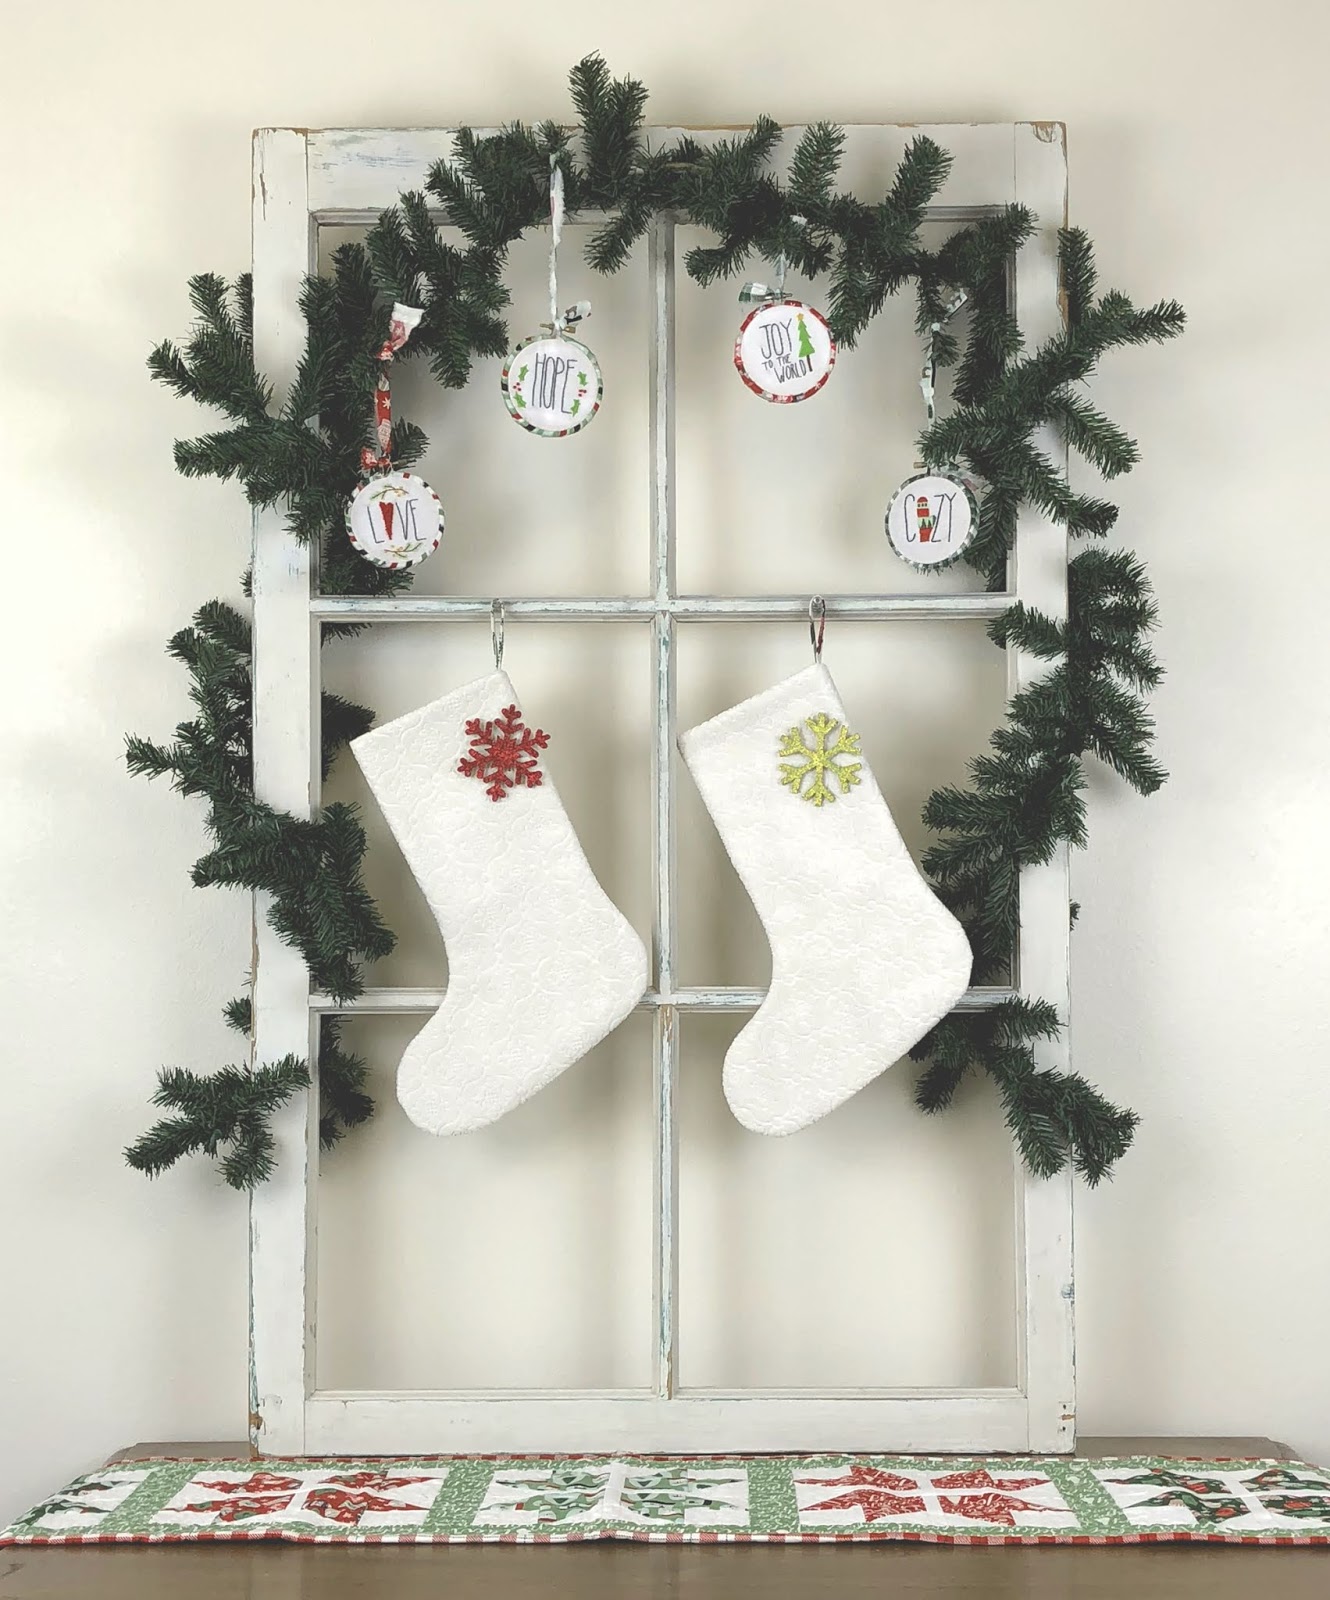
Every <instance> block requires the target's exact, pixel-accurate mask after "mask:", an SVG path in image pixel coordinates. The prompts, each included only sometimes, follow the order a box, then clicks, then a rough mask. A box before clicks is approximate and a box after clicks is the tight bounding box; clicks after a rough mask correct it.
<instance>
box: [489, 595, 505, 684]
mask: <svg viewBox="0 0 1330 1600" xmlns="http://www.w3.org/2000/svg"><path fill="white" fill-rule="evenodd" d="M490 644H491V645H492V646H493V648H494V670H495V672H501V671H502V670H503V601H502V600H491V601H490Z"/></svg>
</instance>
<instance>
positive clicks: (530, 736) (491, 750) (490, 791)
mask: <svg viewBox="0 0 1330 1600" xmlns="http://www.w3.org/2000/svg"><path fill="white" fill-rule="evenodd" d="M466 731H467V735H468V737H469V738H470V740H471V751H470V754H469V755H466V756H463V758H462V759H461V760H460V761H459V762H458V763H457V770H458V771H459V772H460V773H461V774H462V776H463V777H464V778H479V779H480V781H481V782H482V783H483V784H486V785H488V787H487V788H486V790H485V793H486V794H487V795H489V797H490V799H491V800H502V799H504V797H505V796H506V795H507V793H508V791H509V790H510V789H520V788H523V787H525V788H528V789H538V788H539V787H540V785H541V784H542V783H543V782H544V778H545V775H544V773H542V772H541V770H540V768H539V767H538V766H537V765H536V762H537V760H538V759H539V753H540V751H542V750H543V749H544V748H545V747H546V745H548V744H549V742H550V736H549V734H548V733H545V732H543V731H542V730H541V729H540V728H528V727H527V726H526V725H525V724H524V723H523V721H522V713H521V712H520V711H519V710H518V709H517V707H516V706H508V707H507V708H506V709H505V710H504V711H503V712H502V713H501V714H500V716H499V717H498V719H497V721H494V722H482V721H481V720H480V718H479V717H472V719H471V720H470V722H468V723H467V725H466Z"/></svg>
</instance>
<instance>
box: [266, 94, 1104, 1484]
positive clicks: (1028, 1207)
mask: <svg viewBox="0 0 1330 1600" xmlns="http://www.w3.org/2000/svg"><path fill="white" fill-rule="evenodd" d="M680 131H682V130H678V129H658V130H653V132H652V135H651V137H652V139H653V141H655V142H657V143H663V142H665V141H668V140H669V139H671V138H673V137H675V136H676V135H677V134H678V133H679V132H680ZM691 131H693V132H694V136H695V137H697V138H698V139H699V141H700V142H702V143H710V142H712V141H713V140H714V139H716V138H719V137H724V135H723V134H721V133H718V132H715V131H705V130H702V131H699V130H691ZM800 131H801V130H800V129H798V128H792V129H788V130H787V131H786V134H785V138H784V147H785V149H786V150H787V151H788V149H789V148H790V147H791V146H792V144H793V142H794V141H795V140H796V139H797V138H798V136H799V133H800ZM918 134H929V135H930V136H931V137H933V138H935V139H936V140H937V142H938V143H939V144H941V145H942V146H943V147H944V148H945V149H947V150H949V151H950V152H951V153H952V156H953V158H954V159H953V164H952V169H951V172H950V175H949V177H948V179H947V182H946V184H945V186H944V189H943V191H942V192H941V194H940V195H939V197H938V203H937V205H936V206H935V207H934V208H932V210H931V212H930V215H931V216H932V217H934V218H936V219H938V220H943V221H953V222H960V221H966V220H970V219H972V218H973V217H975V216H977V215H981V214H983V213H985V212H990V211H991V210H992V209H993V208H994V207H997V206H1002V205H1006V204H1009V203H1011V202H1013V201H1020V202H1021V203H1023V204H1025V205H1027V206H1028V207H1029V208H1030V209H1031V211H1032V212H1033V213H1034V215H1035V218H1036V222H1037V228H1038V232H1037V235H1036V238H1035V240H1034V241H1033V242H1032V243H1031V244H1030V245H1029V246H1027V248H1026V249H1025V250H1024V251H1022V253H1021V258H1020V260H1019V262H1018V264H1017V268H1016V274H1015V287H1016V295H1017V307H1018V312H1019V315H1020V319H1021V323H1022V327H1023V328H1024V330H1025V332H1026V334H1027V337H1029V338H1032V339H1033V338H1038V337H1040V336H1042V335H1044V334H1046V333H1047V332H1049V331H1050V330H1051V329H1053V328H1055V327H1056V326H1057V321H1056V319H1057V315H1058V284H1057V272H1056V230H1057V228H1058V227H1059V226H1060V225H1061V223H1062V220H1063V212H1064V205H1065V183H1066V154H1065V147H1064V141H1063V138H1062V131H1061V128H1060V126H1059V125H1057V124H1049V123H1039V124H1017V125H1016V126H1014V127H1013V126H1010V125H986V124H985V125H975V126H964V127H933V128H929V127H921V128H851V129H848V130H847V140H846V155H845V164H844V171H843V181H844V183H845V185H846V187H848V188H850V189H853V190H854V191H856V192H859V193H867V192H872V191H874V190H876V191H878V192H882V191H884V190H885V188H886V187H887V186H888V185H889V183H890V182H891V179H892V176H893V174H894V172H895V169H896V165H897V163H898V161H899V159H900V156H901V154H902V153H903V152H904V149H905V147H906V145H907V144H908V143H909V141H910V140H911V139H912V138H914V137H915V136H916V135H918ZM451 146H452V131H451V130H448V129H403V130H332V131H319V132H312V133H308V134H306V133H302V132H296V131H291V130H276V131H269V132H266V133H260V134H259V135H257V136H256V144H255V228H254V262H255V300H256V311H255V316H256V347H257V352H258V359H259V364H260V366H261V367H262V368H263V370H265V371H266V372H267V373H268V374H269V375H270V376H272V377H273V378H275V379H276V380H277V383H278V386H279V389H280V388H281V387H282V385H283V384H284V383H286V382H289V379H290V376H291V373H292V371H293V369H294V365H295V361H296V359H297V358H298V355H299V350H300V344H301V341H302V338H303V327H302V325H301V323H300V318H299V313H298V307H297V294H298V290H299V283H300V279H301V276H302V275H303V274H304V273H305V272H306V271H307V270H309V267H310V263H311V259H312V254H311V247H312V234H311V225H317V224H319V223H356V222H368V221H371V220H373V218H374V217H375V216H377V214H378V213H379V212H380V211H381V210H382V209H383V208H384V207H385V206H388V205H390V204H392V203H393V201H394V200H395V199H396V197H397V195H398V194H399V192H400V191H401V190H403V189H408V188H420V187H422V186H423V184H424V181H425V178H426V176H427V174H428V170H429V167H430V165H431V164H432V163H433V162H434V161H436V160H438V159H439V158H440V157H444V156H447V155H448V154H450V152H451ZM649 270H650V273H651V278H652V290H651V306H652V312H651V315H652V320H653V332H654V339H653V341H652V356H651V365H650V373H649V383H650V389H651V409H650V424H651V441H650V472H651V526H652V541H651V550H652V566H651V572H650V575H649V580H648V585H647V588H648V591H649V592H648V593H646V594H644V595H640V596H621V597H614V596H605V597H582V598H569V599H563V598H557V597H547V598H540V597H533V596H525V597H522V596H518V597H508V596H505V598H504V604H505V609H506V611H507V614H508V615H509V616H510V617H513V618H521V619H526V620H533V621H540V620H545V621H552V622H569V621H584V622H619V623H632V622H639V623H642V624H645V625H647V626H649V627H650V628H651V630H652V639H653V650H654V657H655V662H656V685H657V694H656V702H655V707H654V711H653V733H652V766H653V786H652V794H653V800H652V809H653V834H654V839H655V845H656V856H655V859H656V869H655V914H654V919H653V943H654V946H655V965H656V987H655V988H653V989H652V990H651V991H649V992H648V993H647V994H646V995H644V997H643V1000H642V1002H641V1005H642V1007H643V1008H646V1009H649V1010H651V1011H653V1012H654V1013H655V1016H654V1024H655V1026H654V1046H653V1054H654V1078H655V1085H656V1090H657V1112H656V1122H657V1131H656V1155H655V1202H656V1230H655V1242H654V1257H655V1272H654V1275H653V1285H654V1287H653V1298H654V1302H655V1319H654V1326H655V1329H656V1336H655V1337H656V1346H657V1348H656V1359H655V1366H654V1376H653V1380H652V1383H651V1385H650V1388H649V1389H645V1390H641V1391H614V1390H585V1391H577V1392H568V1391H554V1390H500V1391H488V1390H487V1391H464V1392H455V1391H447V1390H438V1391H430V1392H425V1393H420V1392H406V1391H401V1392H380V1391H355V1392H343V1391H338V1392H315V1391H314V1389H313V1383H312V1374H313V1370H314V1367H313V1350H314V1327H313V1315H312V1313H313V1306H314V1280H313V1271H312V1250H313V1242H314V1239H315V1228H316V1207H315V1201H316V1185H315V1184H314V1182H313V1181H312V1177H313V1174H314V1172H315V1170H316V1165H317V1154H316V1151H314V1150H313V1146H312V1141H313V1139H314V1136H315V1134H316V1131H317V1109H316V1107H315V1106H313V1105H312V1104H308V1103H307V1101H309V1100H310V1099H312V1097H302V1099H301V1103H300V1104H299V1105H297V1106H292V1107H291V1108H290V1109H289V1111H288V1112H286V1113H284V1114H283V1115H282V1116H281V1118H279V1119H278V1126H277V1133H278V1138H279V1145H280V1149H281V1167H280V1170H279V1173H278V1176H277V1178H276V1179H275V1180H274V1181H273V1182H272V1183H270V1184H269V1185H267V1186H266V1187H265V1188H263V1189H261V1190H259V1191H258V1193H257V1194H256V1196H255V1199H254V1203H253V1207H252V1213H251V1214H252V1219H253V1220H252V1229H251V1248H252V1273H251V1276H252V1284H253V1295H252V1341H251V1343H252V1368H253V1373H254V1407H253V1409H254V1410H255V1411H256V1413H257V1417H256V1419H255V1420H256V1427H255V1432H254V1439H255V1443H256V1445H257V1446H258V1447H259V1448H260V1449H262V1450H264V1451H266V1452H268V1453H272V1454H279V1455H280V1454H295V1453H299V1452H300V1451H303V1450H308V1451H311V1452H338V1451H340V1452H358V1451H365V1452H376V1451H377V1452H398V1453H401V1452H410V1451H422V1452H423V1451H446V1450H525V1451H530V1450H610V1449H656V1450H681V1451H682V1450H704V1449H712V1450H714V1449H721V1450H780V1449H789V1450H796V1449H799V1450H819V1449H826V1450H833V1449H876V1450H968V1449H992V1450H1027V1449H1028V1450H1065V1449H1069V1448H1070V1447H1071V1445H1072V1442H1073V1437H1074V1433H1073V1429H1074V1388H1073V1384H1074V1367H1073V1345H1072V1315H1073V1312H1072V1297H1071V1293H1070V1290H1071V1282H1072V1279H1071V1185H1070V1181H1069V1180H1057V1181H1055V1182H1052V1183H1043V1182H1038V1181H1036V1180H1033V1179H1030V1178H1028V1177H1027V1178H1025V1179H1023V1180H1022V1181H1021V1182H1020V1183H1018V1185H1017V1194H1018V1210H1019V1219H1018V1221H1019V1226H1018V1238H1019V1248H1020V1250H1021V1255H1022V1260H1021V1269H1022V1270H1021V1281H1022V1285H1023V1291H1022V1303H1021V1305H1020V1307H1019V1308H1017V1311H1016V1315H1017V1317H1018V1321H1019V1339H1018V1349H1019V1364H1020V1371H1019V1380H1018V1384H1017V1386H1016V1387H1014V1388H1009V1389H1008V1388H998V1389H893V1388H891V1387H888V1386H883V1387H874V1388H855V1389H850V1390H845V1389H832V1388H829V1389H826V1390H819V1391H810V1390H805V1389H799V1390H793V1389H784V1390H772V1389H754V1390H748V1391H744V1392H742V1393H734V1392H730V1391H721V1390H715V1389H689V1388H687V1387H681V1385H680V1381H679V1374H680V1367H679V1351H678V1345H677V1337H678V1335H677V1294H678V1230H677V1225H676V1224H677V1207H678V1201H677V1179H678V1142H677V1140H678V1135H677V1129H676V1123H675V1092H676V1085H677V1077H678V1060H677V1053H676V1051H677V1034H678V1019H679V1017H680V1016H681V1015H682V1014H685V1013H696V1012H744V1011H749V1010H752V1009H755V1008H756V1007H757V1006H758V1005H760V1004H761V1001H762V999H763V991H762V990H760V989H748V988H700V987H692V988H676V987H675V953H676V943H677V937H676V889H675V871H674V856H675V845H674V800H675V787H674V786H675V783H676V782H677V772H676V763H675V758H674V735H675V731H676V716H675V648H674V647H675V642H676V631H677V625H678V623H679V622H680V621H681V620H688V621H711V622H719V623H723V622H725V621H727V620H738V619H749V620H753V619H780V618H789V619H802V618H803V617H804V616H805V615H806V613H807V605H808V597H807V596H806V595H797V596H794V595H778V596H760V595H736V596H729V597H716V596H703V595H682V596H681V595H679V594H678V593H677V591H676V586H675V576H674V552H675V529H674V487H673V476H674V392H673V389H674V352H673V326H674V225H673V223H672V222H671V221H670V220H669V219H668V218H662V219H660V220H659V221H658V222H657V223H656V224H655V225H654V227H653V230H652V234H651V237H650V241H649ZM1044 444H1045V447H1046V448H1050V449H1051V448H1053V446H1052V442H1051V441H1047V440H1046V441H1044ZM281 524H282V518H281V515H280V513H260V514H259V515H258V516H256V518H255V535H256V553H255V590H256V594H255V635H256V650H255V767H256V784H257V786H258V790H259V793H260V794H261V795H262V796H263V797H264V798H266V799H269V800H271V801H273V803H274V804H278V805H283V806H285V807H286V808H288V809H290V810H292V811H295V812H298V813H300V814H305V813H306V812H307V811H308V809H309V806H310V802H311V793H312V784H313V783H314V779H315V775H316V772H317V762H316V752H317V749H318V721H317V699H318V660H317V650H316V649H315V647H314V633H315V631H316V630H317V627H318V624H319V623H320V622H322V621H334V620H344V619H348V618H355V619H357V620H360V621H367V622H376V623H386V622H394V623H397V622H436V623H438V622H447V621H451V620H461V619H472V618H475V619H479V618H484V617H487V616H488V615H489V612H490V597H489V596H483V597H466V596H452V595H444V596H430V595H419V596H405V597H403V598H401V599H396V600H391V599H390V600H369V599H358V598H354V597H313V596H312V594H311V572H310V565H309V562H308V560H307V559H306V557H305V556H304V555H303V554H302V553H301V552H300V551H299V550H297V549H296V547H295V545H294V543H293V542H292V541H291V540H290V538H289V537H288V536H287V535H286V534H285V533H284V531H283V529H282V525H281ZM1013 576H1014V582H1013V588H1014V591H1015V593H1016V594H1017V595H1019V597H1020V598H1021V599H1023V600H1025V601H1027V603H1030V604H1034V605H1038V606H1040V607H1041V608H1042V609H1044V610H1046V611H1049V612H1051V613H1053V614H1055V615H1061V614H1062V613H1063V612H1064V610H1065V603H1066V541H1065V537H1064V536H1063V533H1062V530H1061V529H1059V528H1057V527H1054V526H1052V525H1050V524H1048V523H1046V522H1045V521H1044V520H1043V519H1041V518H1040V517H1038V516H1037V515H1035V514H1034V513H1028V514H1024V515H1022V518H1021V523H1020V531H1019V538H1018V553H1017V558H1016V559H1015V561H1014V563H1013ZM1010 600H1011V595H1010V594H1006V595H1003V594H997V595H991V594H964V595H931V594H924V595H913V594H911V595H890V594H878V595H866V594H859V595H830V596H828V597H827V611H828V614H829V615H830V616H833V617H845V618H853V619H861V620H869V619H883V620H885V619H891V620H896V621H902V622H904V621H909V620H912V619H927V620H931V621H976V620H987V619H990V618H992V617H993V616H996V615H997V614H998V613H999V612H1001V611H1002V610H1003V609H1005V607H1006V606H1007V605H1008V604H1009V603H1010ZM1033 670H1034V668H1033V665H1032V664H1031V663H1029V662H1026V661H1020V660H1013V662H1012V664H1011V672H1012V682H1013V686H1016V685H1019V684H1022V683H1026V682H1029V681H1030V676H1031V673H1032V672H1033ZM263 909H264V908H263V907H262V905H260V906H258V907H257V908H256V911H257V913H258V914H259V921H258V924H257V939H256V948H257V974H256V987H255V1018H256V1030H257V1042H256V1050H257V1052H258V1054H259V1056H260V1057H261V1058H262V1059H267V1060H270V1059H273V1058H274V1057H275V1056H277V1055H280V1054H284V1053H286V1052H287V1051H291V1052H294V1053H300V1054H305V1053H307V1051H308V1050H309V1048H310V1045H311V1042H312V1036H311V1029H312V1027H313V1025H314V1024H315V1022H316V1021H317V1018H318V1016H319V1015H321V1014H327V1013H333V1012H338V1011H346V1012H350V1013H355V1014H394V1015H411V1014H421V1013H425V1012H429V1011H432V1010H434V1009H435V1008H436V1007H437V1006H438V1005H439V1004H440V1003H441V1001H442V999H443V991H442V990H434V989H371V990H368V991H366V993H365V994H364V995H362V996H361V997H360V999H359V1000H357V1001H356V1002H354V1003H353V1004H351V1005H349V1006H338V1005H336V1004H335V1003H334V1002H333V1001H332V1000H331V999H330V998H329V997H328V996H326V995H314V996H309V995H308V994H307V981H306V976H305V972H304V968H303V966H302V965H301V963H300V961H299V958H298V957H296V956H295V955H294V954H293V953H292V952H290V951H288V950H286V949H285V947H283V946H282V945H281V944H280V942H279V941H277V940H276V939H275V938H274V937H273V936H272V935H271V934H270V933H268V931H267V929H266V926H265V925H264V924H263V922H262V917H261V913H262V911H263ZM1067 921H1068V903H1067V863H1066V857H1065V853H1062V854H1060V855H1059V856H1058V857H1057V858H1055V860H1054V861H1053V862H1052V863H1050V865H1049V866H1048V867H1045V868H1040V869H1037V870H1031V871H1029V872H1027V873H1026V874H1025V875H1024V876H1023V879H1022V905H1021V963H1020V970H1021V986H1022V990H1023V991H1024V992H1027V993H1030V994H1032V995H1039V996H1041V997H1043V998H1046V999H1049V1000H1051V1001H1053V1002H1054V1004H1056V1005H1057V1006H1058V1008H1059V1010H1060V1011H1061V1012H1063V1013H1064V1014H1065V1011H1066V999H1067ZM1012 992H1013V991H1012V990H1010V989H1006V988H999V987H985V988H976V989H971V990H969V991H968V992H967V994H966V996H965V998H964V1000H963V1001H962V1003H961V1007H960V1009H962V1010H968V1011H973V1010H980V1009H986V1008H987V1007H990V1006H992V1005H996V1004H998V1003H1000V1001H1002V1000H1004V999H1007V998H1009V997H1010V995H1011V994H1012ZM1053 1058H1055V1059H1059V1060H1064V1059H1065V1044H1063V1045H1062V1046H1059V1047H1058V1050H1057V1052H1055V1055H1054V1057H1053ZM889 1376H890V1374H886V1373H884V1374H883V1377H884V1378H889Z"/></svg>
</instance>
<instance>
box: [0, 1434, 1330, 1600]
mask: <svg viewBox="0 0 1330 1600" xmlns="http://www.w3.org/2000/svg"><path fill="white" fill-rule="evenodd" d="M1138 1452H1139V1453H1141V1454H1160V1455H1194V1456H1277V1457H1280V1458H1281V1459H1285V1460H1287V1459H1289V1457H1290V1455H1291V1452H1290V1451H1289V1450H1288V1449H1287V1448H1286V1447H1285V1446H1283V1445H1280V1444H1276V1443H1275V1442H1274V1441H1273V1440H1270V1439H1158V1438H1113V1439H1108V1438H1099V1439H1094V1438H1091V1439H1084V1440H1082V1441H1081V1444H1080V1447H1079V1449H1078V1451H1077V1453H1078V1454H1079V1455H1089V1456H1102V1455H1126V1454H1134V1453H1138ZM245 1453H246V1452H245V1450H244V1447H243V1446H239V1445H234V1444H217V1443H188V1444H180V1443H176V1444H170V1445H161V1444H156V1445H137V1446H135V1447H134V1449H133V1450H128V1451H123V1452H121V1454H120V1455H119V1456H118V1457H116V1459H118V1460H125V1459H133V1458H135V1457H140V1456H144V1455H183V1456H192V1455H198V1456H210V1455H213V1456H237V1455H243V1454H245ZM888 1595H889V1596H891V1597H892V1600H898V1597H899V1600H924V1597H925V1596H932V1597H936V1596H951V1597H953V1600H1327V1596H1330V1551H1327V1550H1272V1549H1255V1548H1246V1549H1224V1548H1221V1547H1217V1546H1213V1545H1181V1546H1177V1545H1174V1546H1168V1545H1162V1546H1153V1547H1144V1548H1143V1547H1140V1546H1135V1547H1133V1546H1122V1547H1119V1548H1114V1549H1101V1550H1085V1549H1065V1548H1064V1549H1059V1548H1057V1547H1053V1546H1044V1547H1038V1548H1019V1547H1012V1548H1007V1549H966V1548H955V1547H947V1546H937V1545H897V1544H887V1543H882V1544H871V1545H784V1546H781V1547H779V1548H776V1547H772V1546H767V1545H710V1546H700V1545H640V1544H638V1545H633V1544H608V1543H607V1544H584V1545H556V1546H543V1547H540V1548H532V1547H530V1546H514V1545H502V1546H499V1545H480V1546H477V1545H451V1546H437V1545H436V1546H420V1545H416V1546H411V1545H396V1546H382V1545H380V1546H374V1547H368V1548H359V1549H357V1548H354V1547H342V1548H332V1549H330V1548H327V1547H323V1548H313V1547H310V1546H300V1545H244V1546H236V1545H231V1546H221V1545H172V1546H170V1547H169V1548H168V1547H163V1546H157V1547H154V1548H147V1547H144V1546H133V1545H126V1546H119V1547H115V1546H102V1547H96V1546H94V1547H91V1548H85V1549H78V1548H72V1549H71V1548H57V1549H31V1550H27V1549H5V1550H0V1600H85V1597H86V1600H92V1597H94V1596H95V1597H96V1600H388V1597H391V1600H440V1597H442V1600H535V1597H536V1596H541V1597H548V1600H624V1597H626V1596H627V1597H631V1600H828V1597H830V1600H869V1597H870V1596H871V1597H872V1600H881V1597H883V1596H888Z"/></svg>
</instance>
